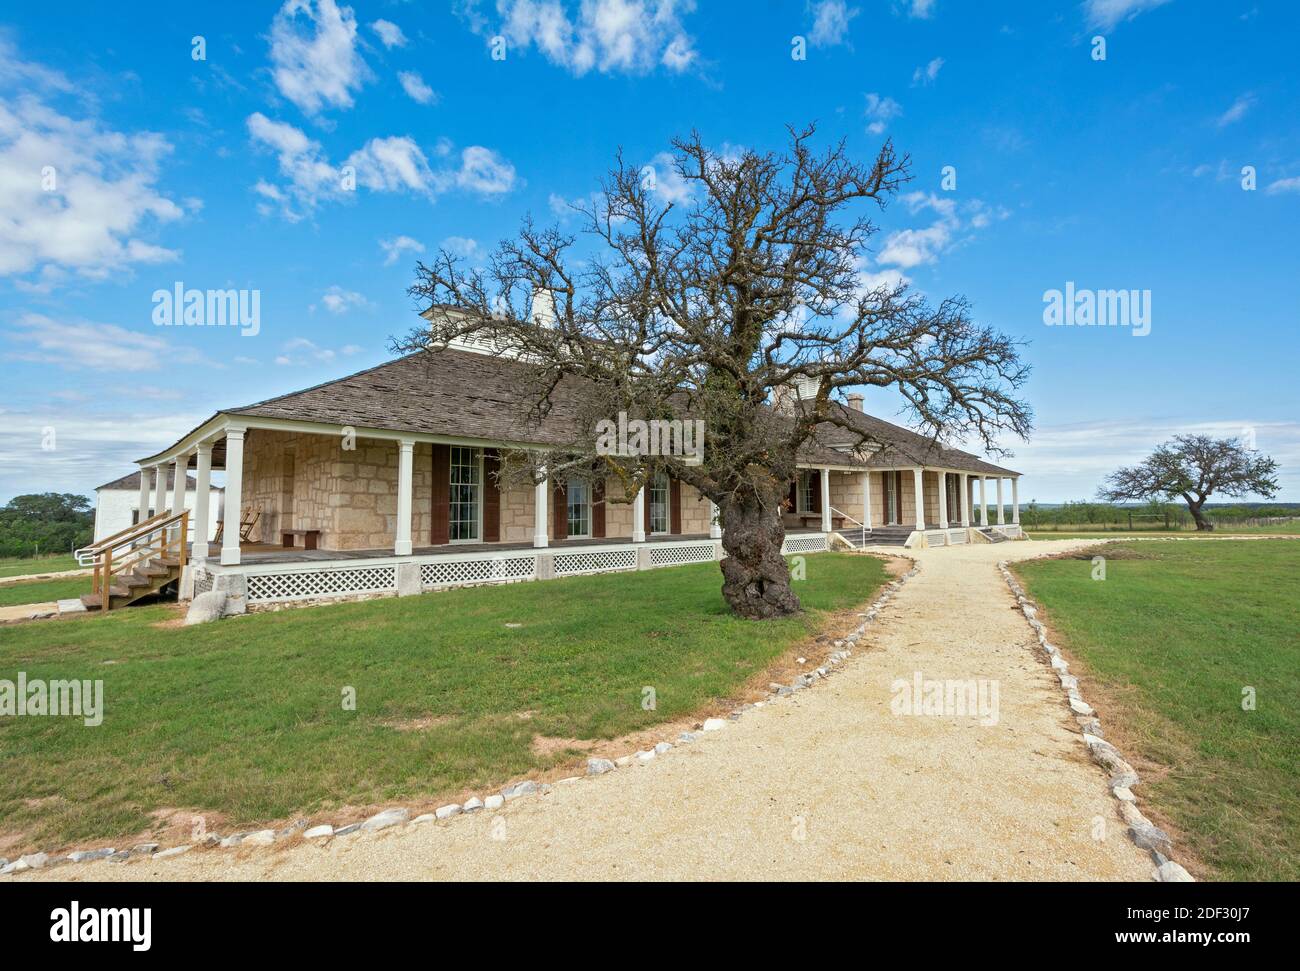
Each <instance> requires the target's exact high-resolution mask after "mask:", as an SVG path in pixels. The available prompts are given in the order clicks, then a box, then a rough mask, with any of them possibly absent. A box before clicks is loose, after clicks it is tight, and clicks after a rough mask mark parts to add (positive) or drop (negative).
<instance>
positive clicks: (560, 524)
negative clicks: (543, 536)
mask: <svg viewBox="0 0 1300 971" xmlns="http://www.w3.org/2000/svg"><path fill="white" fill-rule="evenodd" d="M554 502H555V513H554V515H553V516H552V522H554V524H555V538H556V539H568V538H569V488H568V486H563V485H558V484H557V485H556V487H555V490H554Z"/></svg>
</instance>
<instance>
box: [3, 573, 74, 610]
mask: <svg viewBox="0 0 1300 971" xmlns="http://www.w3.org/2000/svg"><path fill="white" fill-rule="evenodd" d="M83 593H90V577H88V576H86V577H66V578H64V579H61V580H24V581H23V582H22V583H4V584H0V607H12V606H13V605H15V604H34V603H44V602H46V601H49V600H61V599H63V598H65V597H80V596H81V595H82V594H83Z"/></svg>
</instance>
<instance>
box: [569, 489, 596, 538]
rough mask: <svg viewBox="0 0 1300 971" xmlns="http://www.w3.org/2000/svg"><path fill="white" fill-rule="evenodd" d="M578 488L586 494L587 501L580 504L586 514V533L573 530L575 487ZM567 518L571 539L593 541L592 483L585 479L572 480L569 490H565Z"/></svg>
mask: <svg viewBox="0 0 1300 971" xmlns="http://www.w3.org/2000/svg"><path fill="white" fill-rule="evenodd" d="M575 485H576V486H578V487H580V488H581V489H582V491H583V493H584V494H585V499H584V500H583V501H582V503H580V507H581V508H582V509H583V511H584V513H585V518H586V520H587V528H586V530H585V531H584V532H575V531H574V529H573V487H574V486H575ZM565 505H566V506H567V508H566V509H565V518H566V520H567V522H568V524H569V533H568V535H569V539H591V483H590V482H587V481H586V480H585V479H570V480H569V485H568V488H567V489H565Z"/></svg>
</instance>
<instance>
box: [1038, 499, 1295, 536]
mask: <svg viewBox="0 0 1300 971" xmlns="http://www.w3.org/2000/svg"><path fill="white" fill-rule="evenodd" d="M1204 515H1205V516H1206V518H1208V519H1209V520H1211V521H1212V522H1213V523H1214V524H1215V525H1217V526H1227V527H1232V526H1257V525H1262V524H1263V521H1266V520H1274V521H1277V520H1285V519H1295V518H1300V506H1288V505H1283V504H1275V503H1267V502H1265V503H1237V504H1233V505H1223V506H1206V507H1205V509H1204ZM1020 521H1021V525H1023V526H1024V527H1025V528H1026V529H1030V530H1033V529H1059V528H1063V527H1064V528H1069V527H1077V526H1091V527H1095V528H1098V529H1105V528H1114V529H1126V530H1127V529H1152V530H1155V529H1192V528H1194V526H1195V525H1196V524H1195V521H1194V520H1193V518H1192V515H1191V513H1190V512H1189V511H1188V509H1187V506H1186V505H1184V504H1183V503H1181V502H1161V501H1158V500H1157V501H1152V502H1144V503H1126V504H1121V503H1112V502H1093V501H1089V500H1086V499H1084V500H1080V501H1077V502H1065V503H1062V504H1061V505H1059V506H1041V505H1039V504H1038V503H1036V502H1030V503H1028V504H1027V505H1025V506H1022V507H1021V510H1020Z"/></svg>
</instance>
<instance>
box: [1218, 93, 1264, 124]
mask: <svg viewBox="0 0 1300 971" xmlns="http://www.w3.org/2000/svg"><path fill="white" fill-rule="evenodd" d="M1254 104H1255V96H1254V95H1253V94H1243V95H1242V96H1241V97H1239V98H1238V99H1237V100H1236V101H1234V102H1233V103H1232V106H1231V107H1230V108H1228V110H1227V111H1225V112H1224V113H1223V114H1221V115H1219V117H1218V119H1217V120H1216V121H1215V124H1216V125H1218V126H1219V127H1220V128H1226V127H1227V126H1228V125H1231V124H1232V123H1233V122H1236V121H1241V119H1242V118H1244V117H1246V112H1248V111H1249V110H1250V109H1251V107H1252V106H1253V105H1254Z"/></svg>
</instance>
